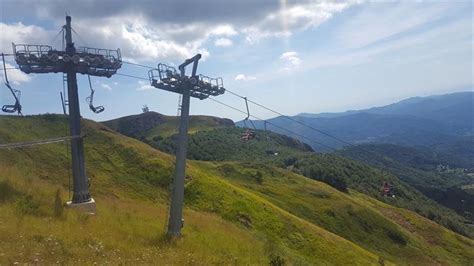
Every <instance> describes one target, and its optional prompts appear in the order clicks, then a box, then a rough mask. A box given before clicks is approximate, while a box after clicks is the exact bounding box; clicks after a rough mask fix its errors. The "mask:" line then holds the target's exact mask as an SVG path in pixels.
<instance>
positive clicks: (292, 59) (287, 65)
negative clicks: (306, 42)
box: [280, 51, 303, 71]
mask: <svg viewBox="0 0 474 266" xmlns="http://www.w3.org/2000/svg"><path fill="white" fill-rule="evenodd" d="M280 60H281V61H282V62H283V67H282V68H281V70H283V71H291V70H294V69H297V68H298V67H299V66H300V65H301V63H302V62H303V61H302V60H301V59H300V58H299V56H298V53H297V52H295V51H290V52H285V53H283V54H282V55H281V56H280Z"/></svg>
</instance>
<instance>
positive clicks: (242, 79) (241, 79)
mask: <svg viewBox="0 0 474 266" xmlns="http://www.w3.org/2000/svg"><path fill="white" fill-rule="evenodd" d="M256 79H257V77H254V76H247V75H244V74H238V75H237V76H236V77H235V80H240V81H251V80H256Z"/></svg>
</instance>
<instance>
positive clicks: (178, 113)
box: [177, 94, 183, 116]
mask: <svg viewBox="0 0 474 266" xmlns="http://www.w3.org/2000/svg"><path fill="white" fill-rule="evenodd" d="M182 100H183V95H182V94H179V98H178V112H177V115H178V116H180V115H181V101H182Z"/></svg>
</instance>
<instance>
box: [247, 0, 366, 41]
mask: <svg viewBox="0 0 474 266" xmlns="http://www.w3.org/2000/svg"><path fill="white" fill-rule="evenodd" d="M361 2H363V1H357V0H355V1H337V2H336V1H317V2H309V3H304V4H296V5H292V6H288V7H287V6H286V5H285V4H282V5H281V8H280V10H278V11H276V12H273V13H269V14H267V15H266V16H265V17H264V18H263V19H262V20H261V21H259V22H258V23H256V24H253V25H249V26H247V27H244V29H243V30H242V31H243V32H244V33H245V34H246V35H247V36H246V40H247V42H249V43H254V42H257V41H259V40H260V39H262V38H266V37H289V36H291V34H292V33H293V32H295V31H301V30H306V29H308V28H313V27H317V26H319V25H320V24H321V23H323V22H325V21H327V20H329V19H330V18H332V17H333V16H334V15H335V14H337V13H339V12H342V11H343V10H345V9H346V8H348V7H350V6H352V5H354V4H358V3H361ZM282 3H285V1H282Z"/></svg>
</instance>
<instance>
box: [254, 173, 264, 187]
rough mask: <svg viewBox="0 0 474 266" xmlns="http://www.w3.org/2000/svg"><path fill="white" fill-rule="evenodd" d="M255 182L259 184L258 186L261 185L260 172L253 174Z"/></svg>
mask: <svg viewBox="0 0 474 266" xmlns="http://www.w3.org/2000/svg"><path fill="white" fill-rule="evenodd" d="M255 180H257V183H259V184H262V183H263V175H262V172H260V171H257V173H255Z"/></svg>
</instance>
